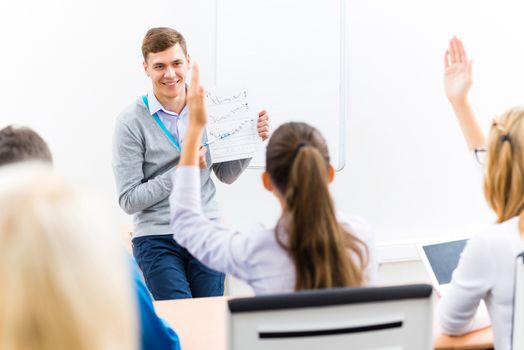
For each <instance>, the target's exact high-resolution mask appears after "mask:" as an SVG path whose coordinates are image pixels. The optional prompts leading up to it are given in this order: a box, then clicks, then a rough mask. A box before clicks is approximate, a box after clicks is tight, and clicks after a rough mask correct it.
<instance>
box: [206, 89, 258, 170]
mask: <svg viewBox="0 0 524 350" xmlns="http://www.w3.org/2000/svg"><path fill="white" fill-rule="evenodd" d="M206 107H207V113H208V116H209V118H208V125H207V127H206V131H207V139H208V143H210V144H209V151H210V152H211V161H212V162H213V163H220V162H226V161H230V160H237V159H244V158H251V157H253V155H254V154H255V151H256V150H257V148H258V145H259V144H260V138H259V137H258V133H257V114H256V112H253V111H251V110H250V109H249V102H248V98H247V92H246V90H245V89H236V90H233V89H230V88H222V87H221V88H212V89H208V90H206Z"/></svg>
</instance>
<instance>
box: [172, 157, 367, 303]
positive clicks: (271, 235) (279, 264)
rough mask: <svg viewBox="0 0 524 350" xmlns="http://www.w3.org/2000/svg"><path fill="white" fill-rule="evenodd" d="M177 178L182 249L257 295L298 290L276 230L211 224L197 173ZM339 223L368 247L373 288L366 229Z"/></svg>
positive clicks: (186, 170) (186, 171) (176, 227)
mask: <svg viewBox="0 0 524 350" xmlns="http://www.w3.org/2000/svg"><path fill="white" fill-rule="evenodd" d="M172 176H173V177H174V178H173V180H174V181H173V184H174V187H173V191H172V192H171V196H170V197H169V201H170V207H171V227H172V232H174V233H173V238H174V239H175V241H176V242H177V243H178V244H180V245H181V246H183V247H184V248H186V249H187V250H188V251H189V252H190V253H191V254H192V255H193V256H194V257H195V258H197V259H198V260H200V261H201V262H202V263H204V264H205V265H206V266H208V267H210V268H211V269H214V270H217V271H221V272H225V273H229V274H231V275H233V276H235V277H237V278H239V279H241V280H243V281H245V282H246V283H248V284H249V285H250V286H251V287H252V288H253V290H254V291H255V294H257V295H262V294H272V293H285V292H292V291H293V290H294V287H295V267H294V265H293V261H292V260H291V258H290V257H289V255H288V253H287V252H286V251H285V250H284V249H283V248H282V247H281V246H280V245H279V244H278V242H277V239H276V237H275V229H274V228H271V229H267V228H264V227H262V226H258V227H255V228H253V229H252V230H250V231H249V232H240V231H236V230H233V229H229V228H227V227H225V226H224V225H222V224H220V223H218V222H215V221H211V220H209V219H207V218H206V217H205V216H204V215H203V214H202V210H201V205H200V178H199V176H200V175H199V170H198V168H197V167H188V166H186V167H182V166H179V167H178V168H177V170H176V171H175V172H174V174H173V175H172ZM339 220H340V222H341V223H342V224H344V225H346V226H347V227H348V228H349V229H350V231H351V232H352V233H353V234H354V235H355V236H357V237H358V238H359V239H361V240H362V241H363V242H364V243H365V244H366V246H367V248H368V256H367V259H368V265H367V266H366V267H365V270H364V277H365V285H372V284H374V283H375V278H376V271H377V261H376V254H375V246H374V242H373V240H372V237H371V235H370V232H369V229H368V227H367V225H366V224H365V223H364V222H363V221H362V220H361V219H359V218H357V217H351V218H350V219H349V220H341V218H340V217H339ZM348 255H350V256H351V254H350V253H348ZM352 258H354V257H352Z"/></svg>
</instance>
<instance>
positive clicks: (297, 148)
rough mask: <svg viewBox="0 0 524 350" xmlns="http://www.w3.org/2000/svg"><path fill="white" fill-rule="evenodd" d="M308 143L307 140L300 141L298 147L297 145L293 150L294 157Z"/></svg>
mask: <svg viewBox="0 0 524 350" xmlns="http://www.w3.org/2000/svg"><path fill="white" fill-rule="evenodd" d="M305 145H306V143H305V142H299V143H298V145H297V147H295V151H294V152H293V159H295V157H296V156H297V154H298V152H300V149H301V148H302V147H304V146H305Z"/></svg>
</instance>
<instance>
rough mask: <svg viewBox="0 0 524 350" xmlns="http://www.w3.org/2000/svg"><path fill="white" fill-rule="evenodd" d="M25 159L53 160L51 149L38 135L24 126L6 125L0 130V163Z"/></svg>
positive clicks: (50, 161) (49, 161)
mask: <svg viewBox="0 0 524 350" xmlns="http://www.w3.org/2000/svg"><path fill="white" fill-rule="evenodd" d="M26 160H40V161H44V162H48V163H52V162H53V157H52V156H51V151H50V150H49V147H48V146H47V143H46V142H45V141H44V139H43V138H42V137H40V135H38V134H37V133H36V132H35V131H33V130H32V129H30V128H26V127H14V126H12V125H9V126H6V127H5V128H3V129H1V130H0V165H5V164H9V163H16V162H21V161H26Z"/></svg>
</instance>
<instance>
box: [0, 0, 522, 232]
mask: <svg viewBox="0 0 524 350" xmlns="http://www.w3.org/2000/svg"><path fill="white" fill-rule="evenodd" d="M219 1H220V0H219ZM257 1H263V0H257ZM331 1H335V0H331ZM214 6H215V2H214V1H212V0H193V1H181V0H177V1H167V0H162V1H158V0H155V1H148V2H143V1H140V2H139V1H137V0H131V1H123V0H118V1H109V2H107V1H106V2H104V1H102V0H94V1H89V2H87V1H83V2H77V1H73V2H68V1H60V0H50V1H46V2H39V1H36V0H26V1H16V2H14V1H3V2H1V3H0V43H1V45H2V55H0V65H1V67H2V68H3V71H2V78H1V82H2V83H1V84H0V94H1V96H2V97H3V98H2V100H3V101H4V103H3V109H2V112H1V113H0V126H3V125H5V124H10V123H17V124H24V125H29V126H31V127H33V128H35V129H36V130H37V131H38V132H40V133H41V134H42V135H43V136H44V137H45V138H46V139H47V140H48V141H49V143H50V146H51V148H52V151H53V153H54V155H55V158H56V165H57V167H58V168H59V170H61V171H63V172H66V173H67V174H69V175H71V176H73V177H75V178H78V179H80V180H81V181H83V182H86V183H88V184H90V185H92V186H96V187H98V188H99V189H100V190H101V191H103V192H105V193H108V194H109V195H110V196H111V197H112V198H114V188H113V187H114V185H113V178H112V173H111V167H110V145H111V135H112V128H113V123H114V118H115V117H116V115H117V114H118V112H119V111H120V110H121V109H122V108H123V107H124V106H125V105H127V104H128V103H130V101H132V100H133V99H134V98H136V97H137V96H139V95H140V94H142V93H144V92H145V91H147V89H148V87H149V82H148V80H147V79H146V78H145V77H144V74H143V72H142V68H141V55H140V43H141V40H142V37H143V35H144V33H145V31H146V30H147V29H148V28H150V27H152V26H161V25H166V26H173V27H176V28H178V29H180V30H181V31H182V32H183V33H184V34H185V35H186V37H187V39H188V42H189V49H190V51H191V53H192V55H193V57H196V58H198V60H199V61H200V63H201V65H202V68H203V71H204V74H205V75H204V82H211V80H212V76H211V75H212V73H213V65H214V61H213V59H212V57H213V54H214V52H215V47H214V36H213V35H212V34H210V33H212V30H211V28H212V27H213V25H214V19H215V17H214V13H215V12H214V10H215V8H214ZM346 7H347V23H348V31H347V36H348V42H347V43H348V49H349V55H348V66H347V68H348V70H349V82H348V87H347V88H348V96H347V98H348V104H349V112H350V113H349V119H348V126H347V135H348V143H347V150H346V151H347V152H346V153H347V155H348V158H347V165H346V167H345V168H344V169H343V170H342V171H340V172H339V173H338V174H337V179H336V181H335V183H334V185H333V193H334V197H335V199H336V202H337V205H338V208H339V209H340V210H341V211H344V212H353V213H359V214H361V215H362V216H364V217H365V218H366V219H367V220H368V221H369V222H370V223H371V224H372V226H373V227H374V228H375V231H376V233H377V238H378V240H379V241H397V240H408V241H409V240H410V239H411V238H414V237H430V236H436V235H454V234H464V233H468V232H472V231H474V230H475V229H476V227H478V226H480V225H482V224H484V223H486V222H489V221H490V220H492V216H491V214H490V213H489V210H488V209H487V208H486V206H485V204H484V203H483V197H482V193H481V187H480V184H481V178H480V175H479V174H478V171H477V169H476V168H475V166H474V164H473V162H472V161H471V159H470V156H469V155H468V154H467V152H466V147H465V144H464V142H463V140H462V136H461V134H460V131H459V129H458V127H457V125H456V122H455V120H454V119H453V116H452V114H451V110H450V108H449V106H448V105H447V103H446V101H445V98H444V94H443V91H442V82H441V81H442V61H443V53H444V50H445V48H446V45H447V39H449V38H450V37H451V36H452V35H453V34H457V35H459V36H461V37H462V38H463V39H464V41H465V44H466V49H467V50H468V52H469V53H470V55H471V56H473V57H474V58H475V63H474V70H475V86H474V88H473V91H472V94H471V98H472V101H473V104H474V106H476V110H477V111H478V114H479V117H480V118H481V122H482V125H483V126H485V128H487V127H488V125H489V122H490V119H491V118H492V117H494V116H495V115H496V114H497V113H499V112H501V111H503V110H504V109H506V108H508V107H510V106H512V105H515V104H518V103H521V101H523V98H522V97H523V92H524V87H523V85H522V84H521V81H523V78H524V65H522V63H521V62H524V47H523V44H522V39H521V35H522V33H523V32H524V31H523V29H524V28H522V27H523V26H524V24H523V22H522V20H521V18H520V16H521V14H522V10H523V7H524V5H521V2H520V1H516V0H515V1H510V0H501V1H498V2H492V1H483V0H481V1H475V0H464V1H451V0H443V1H438V2H435V1H417V0H397V1H395V2H391V1H387V0H370V1H357V0H348V1H347V3H346ZM275 11H276V12H278V11H279V9H278V8H275ZM296 16H300V9H296V11H293V13H289V25H290V26H293V18H294V17H296ZM260 22H261V26H260V28H261V30H264V27H265V26H270V25H271V18H261V19H260ZM310 45H311V50H322V43H319V42H311V43H310ZM261 52H263V50H261ZM253 69H256V67H254V68H253ZM290 69H292V67H290ZM205 72H208V73H205ZM306 73H307V74H313V73H314V74H320V75H321V74H322V67H321V65H320V67H319V65H318V64H317V63H316V62H311V70H310V71H308V72H306ZM307 74H305V76H306V77H307ZM270 113H271V111H270ZM259 177H260V171H259V170H248V171H246V173H245V174H243V176H242V177H241V178H240V179H239V181H237V182H236V183H235V184H234V185H232V186H226V185H219V187H218V191H219V193H218V195H219V199H220V202H221V205H222V208H223V213H224V215H223V217H224V221H226V222H227V223H228V224H231V225H233V226H236V227H246V226H249V225H250V224H251V223H253V222H256V221H261V222H263V223H266V224H268V225H271V224H272V223H274V222H275V220H276V218H277V216H278V212H279V208H278V204H277V202H276V201H275V200H274V199H272V197H271V196H270V195H269V194H267V193H265V192H264V191H263V190H262V187H261V186H260V184H259V183H260V181H259ZM114 203H115V205H116V200H114ZM119 215H122V221H126V222H127V221H129V219H128V218H126V217H124V215H123V214H119Z"/></svg>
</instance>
